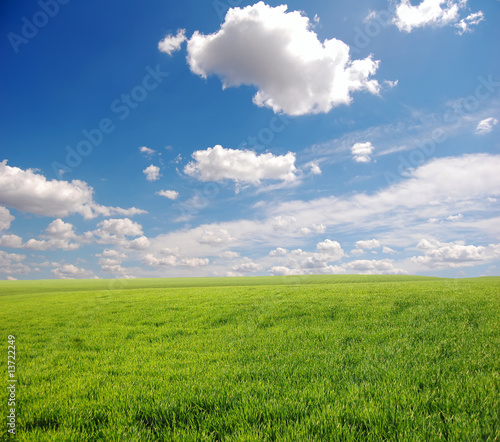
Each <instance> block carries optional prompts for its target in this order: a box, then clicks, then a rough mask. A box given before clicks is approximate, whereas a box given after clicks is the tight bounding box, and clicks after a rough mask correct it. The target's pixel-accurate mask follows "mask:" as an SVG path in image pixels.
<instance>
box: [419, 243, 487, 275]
mask: <svg viewBox="0 0 500 442" xmlns="http://www.w3.org/2000/svg"><path fill="white" fill-rule="evenodd" d="M417 247H418V249H420V250H422V251H423V252H424V255H423V256H415V257H413V258H412V261H413V262H416V263H418V264H423V265H425V266H427V267H430V268H434V269H436V268H456V267H465V266H471V265H476V264H478V263H480V262H483V261H486V260H487V258H488V256H487V250H486V248H485V247H483V246H479V247H476V246H473V245H465V244H464V243H463V242H461V241H457V242H451V243H442V242H439V241H437V240H435V239H430V240H428V239H422V240H421V241H420V242H419V243H418V246H417Z"/></svg>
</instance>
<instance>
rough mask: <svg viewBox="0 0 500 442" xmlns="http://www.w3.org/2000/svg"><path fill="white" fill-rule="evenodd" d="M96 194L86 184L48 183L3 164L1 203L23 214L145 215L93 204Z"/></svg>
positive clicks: (0, 165)
mask: <svg viewBox="0 0 500 442" xmlns="http://www.w3.org/2000/svg"><path fill="white" fill-rule="evenodd" d="M93 194H94V189H93V188H92V187H90V186H89V185H88V184H87V183H85V182H84V181H80V180H73V181H71V182H69V181H58V180H50V181H49V180H47V179H46V178H45V177H44V176H43V175H41V174H39V173H37V172H36V171H34V170H32V169H27V170H23V169H20V168H18V167H10V166H8V165H7V160H4V161H2V162H0V204H3V205H5V206H8V207H12V208H14V209H17V210H19V211H21V212H27V213H33V214H35V215H44V216H53V217H61V218H62V217H65V216H68V215H71V214H73V213H78V214H80V215H82V216H83V217H84V218H87V219H88V218H95V217H96V216H98V215H103V216H110V215H113V214H118V215H128V216H131V215H136V214H140V213H146V212H145V211H144V210H140V209H136V208H135V207H133V208H131V209H121V208H119V207H106V206H101V205H99V204H97V203H96V202H95V201H94V199H93V198H94V196H93ZM0 220H1V212H0Z"/></svg>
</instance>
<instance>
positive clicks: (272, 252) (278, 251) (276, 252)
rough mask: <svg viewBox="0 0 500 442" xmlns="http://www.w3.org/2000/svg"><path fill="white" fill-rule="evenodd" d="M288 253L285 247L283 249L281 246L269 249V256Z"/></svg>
mask: <svg viewBox="0 0 500 442" xmlns="http://www.w3.org/2000/svg"><path fill="white" fill-rule="evenodd" d="M287 253H288V250H287V249H284V248H283V247H278V248H276V249H275V250H271V251H270V252H269V256H273V257H275V256H285V255H286V254H287Z"/></svg>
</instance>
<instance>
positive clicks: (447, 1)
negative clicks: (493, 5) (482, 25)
mask: <svg viewBox="0 0 500 442" xmlns="http://www.w3.org/2000/svg"><path fill="white" fill-rule="evenodd" d="M466 7H467V0H423V1H422V2H421V3H420V4H419V5H417V6H413V5H412V4H411V3H410V0H401V2H400V3H399V4H398V5H397V7H396V15H395V17H394V20H393V22H394V24H395V25H396V26H397V27H398V29H399V30H400V31H405V32H411V31H412V30H413V29H415V28H421V27H424V26H438V27H441V26H446V25H448V24H455V26H456V27H457V28H459V34H463V33H464V32H466V31H469V30H470V26H472V25H477V24H478V23H479V22H480V21H481V20H482V19H483V18H484V16H483V13H482V12H481V11H479V12H477V13H473V14H470V15H468V16H467V17H466V18H464V19H462V20H460V13H461V11H462V10H464V9H466Z"/></svg>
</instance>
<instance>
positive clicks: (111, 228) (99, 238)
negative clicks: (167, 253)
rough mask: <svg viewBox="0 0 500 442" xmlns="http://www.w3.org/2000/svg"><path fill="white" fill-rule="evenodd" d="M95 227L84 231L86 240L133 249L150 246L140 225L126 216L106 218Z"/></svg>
mask: <svg viewBox="0 0 500 442" xmlns="http://www.w3.org/2000/svg"><path fill="white" fill-rule="evenodd" d="M97 227H98V228H97V229H96V230H93V231H91V232H86V233H85V235H84V237H85V239H86V240H87V241H93V240H95V241H96V242H97V243H98V244H114V245H117V246H121V247H124V248H126V249H134V250H145V249H147V248H148V247H149V246H150V241H149V239H148V238H147V237H146V236H144V234H143V231H142V226H141V225H140V224H139V223H136V222H135V221H132V220H130V219H128V218H123V219H106V220H104V221H101V222H100V223H99V224H97ZM131 238H134V239H131Z"/></svg>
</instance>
